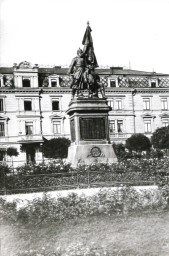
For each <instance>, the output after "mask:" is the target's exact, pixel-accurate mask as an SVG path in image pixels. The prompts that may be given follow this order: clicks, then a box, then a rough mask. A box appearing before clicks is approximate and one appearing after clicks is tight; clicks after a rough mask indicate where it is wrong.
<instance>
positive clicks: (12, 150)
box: [7, 147, 19, 165]
mask: <svg viewBox="0 0 169 256" xmlns="http://www.w3.org/2000/svg"><path fill="white" fill-rule="evenodd" d="M7 155H8V156H10V157H12V165H13V156H18V155H19V153H18V151H17V149H16V148H14V147H9V148H7Z"/></svg>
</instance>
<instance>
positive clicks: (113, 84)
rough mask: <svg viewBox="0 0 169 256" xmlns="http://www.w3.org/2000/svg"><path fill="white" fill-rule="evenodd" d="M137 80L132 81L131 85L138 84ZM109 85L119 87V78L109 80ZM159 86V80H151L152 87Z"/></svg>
mask: <svg viewBox="0 0 169 256" xmlns="http://www.w3.org/2000/svg"><path fill="white" fill-rule="evenodd" d="M137 83H138V82H137V81H130V85H133V86H137ZM108 86H109V87H112V88H113V87H118V86H119V84H118V79H117V78H116V79H110V80H109V82H108ZM157 86H158V81H157V80H154V81H150V87H151V88H156V87H157Z"/></svg>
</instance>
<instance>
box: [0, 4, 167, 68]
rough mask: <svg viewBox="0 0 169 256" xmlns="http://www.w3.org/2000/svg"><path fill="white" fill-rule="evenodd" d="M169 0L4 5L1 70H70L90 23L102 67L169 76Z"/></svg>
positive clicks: (0, 15) (0, 25) (1, 7)
mask: <svg viewBox="0 0 169 256" xmlns="http://www.w3.org/2000/svg"><path fill="white" fill-rule="evenodd" d="M168 13H169V0H85V1H84V0H0V65H1V66H12V65H13V63H20V62H22V61H25V60H26V61H29V62H31V63H32V64H39V65H44V66H47V65H56V66H57V65H61V66H66V65H70V63H71V60H72V58H74V57H75V56H76V52H77V49H78V48H79V47H81V48H82V47H83V46H82V39H83V35H84V32H85V29H86V26H87V25H86V23H87V21H89V22H90V26H91V28H92V37H93V41H94V49H95V54H96V57H97V60H98V64H99V66H100V67H102V66H104V67H105V66H122V67H124V68H129V67H131V69H134V70H144V71H150V72H151V71H155V72H160V73H169V15H168Z"/></svg>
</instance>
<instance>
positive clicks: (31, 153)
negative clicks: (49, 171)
mask: <svg viewBox="0 0 169 256" xmlns="http://www.w3.org/2000/svg"><path fill="white" fill-rule="evenodd" d="M35 162H36V161H35V148H34V147H33V146H29V147H27V148H26V163H27V164H35Z"/></svg>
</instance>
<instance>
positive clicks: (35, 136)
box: [18, 134, 43, 143]
mask: <svg viewBox="0 0 169 256" xmlns="http://www.w3.org/2000/svg"><path fill="white" fill-rule="evenodd" d="M34 141H35V142H38V141H39V142H41V141H43V138H42V135H41V134H30V135H19V136H18V142H22V143H24V142H25V143H26V142H34Z"/></svg>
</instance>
